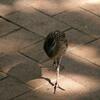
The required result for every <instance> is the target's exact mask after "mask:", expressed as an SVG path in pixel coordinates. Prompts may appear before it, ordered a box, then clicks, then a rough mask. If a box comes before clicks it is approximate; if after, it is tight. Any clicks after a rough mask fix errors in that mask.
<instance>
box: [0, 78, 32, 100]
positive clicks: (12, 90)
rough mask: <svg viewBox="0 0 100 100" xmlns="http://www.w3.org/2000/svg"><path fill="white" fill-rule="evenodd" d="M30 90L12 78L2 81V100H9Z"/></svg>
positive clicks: (0, 93) (0, 97)
mask: <svg viewBox="0 0 100 100" xmlns="http://www.w3.org/2000/svg"><path fill="white" fill-rule="evenodd" d="M29 90H30V89H29V88H28V87H27V86H26V85H24V84H22V83H20V82H18V81H17V80H16V79H12V78H10V77H8V78H6V79H4V80H2V81H0V99H1V100H9V99H11V98H13V97H15V96H17V95H20V94H21V93H23V92H27V91H29Z"/></svg>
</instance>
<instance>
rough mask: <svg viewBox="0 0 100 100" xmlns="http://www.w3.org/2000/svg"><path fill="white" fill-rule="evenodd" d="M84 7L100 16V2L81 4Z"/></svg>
mask: <svg viewBox="0 0 100 100" xmlns="http://www.w3.org/2000/svg"><path fill="white" fill-rule="evenodd" d="M98 1H99V0H98ZM81 7H82V8H84V9H86V10H89V11H90V12H92V13H94V14H96V15H98V16H100V10H98V9H100V4H86V5H83V6H81Z"/></svg>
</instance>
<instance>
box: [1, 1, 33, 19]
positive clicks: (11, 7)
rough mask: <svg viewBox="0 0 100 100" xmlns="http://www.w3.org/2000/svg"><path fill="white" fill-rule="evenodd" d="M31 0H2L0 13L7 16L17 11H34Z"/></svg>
mask: <svg viewBox="0 0 100 100" xmlns="http://www.w3.org/2000/svg"><path fill="white" fill-rule="evenodd" d="M29 3H31V2H30V1H28V2H27V0H8V1H7V0H0V15H1V16H3V17H6V16H7V15H10V14H12V13H14V12H16V11H20V12H27V13H29V12H32V9H33V8H32V7H31V6H29Z"/></svg>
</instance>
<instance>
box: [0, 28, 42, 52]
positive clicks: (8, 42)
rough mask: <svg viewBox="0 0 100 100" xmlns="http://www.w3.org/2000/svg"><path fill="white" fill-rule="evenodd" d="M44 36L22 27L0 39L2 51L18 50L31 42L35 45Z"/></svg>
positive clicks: (0, 49) (0, 50)
mask: <svg viewBox="0 0 100 100" xmlns="http://www.w3.org/2000/svg"><path fill="white" fill-rule="evenodd" d="M42 38H43V37H41V36H39V35H37V34H35V33H31V32H28V31H26V30H24V29H20V30H17V31H15V32H13V33H11V34H9V35H7V36H5V37H2V38H1V39H0V52H1V53H2V52H3V53H11V52H16V51H18V50H20V49H22V48H24V47H26V46H28V45H30V44H33V45H34V43H36V42H37V41H40V40H41V39H42Z"/></svg>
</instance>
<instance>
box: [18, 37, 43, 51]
mask: <svg viewBox="0 0 100 100" xmlns="http://www.w3.org/2000/svg"><path fill="white" fill-rule="evenodd" d="M43 40H44V39H40V40H38V41H36V42H34V43H30V44H29V45H27V46H25V47H23V48H21V49H20V50H18V51H17V52H20V51H21V50H23V49H27V48H28V47H30V46H32V45H36V44H38V43H39V42H41V41H43Z"/></svg>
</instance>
